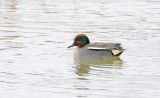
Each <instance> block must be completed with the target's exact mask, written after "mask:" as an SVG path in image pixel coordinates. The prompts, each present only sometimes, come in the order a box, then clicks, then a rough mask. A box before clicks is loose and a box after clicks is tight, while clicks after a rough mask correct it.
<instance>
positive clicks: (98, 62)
mask: <svg viewBox="0 0 160 98" xmlns="http://www.w3.org/2000/svg"><path fill="white" fill-rule="evenodd" d="M74 63H75V65H76V66H75V69H76V71H75V72H76V74H78V75H84V74H87V73H89V71H90V70H91V67H99V68H100V67H105V68H106V67H109V68H121V66H122V64H123V61H122V60H121V59H120V58H119V57H108V58H96V59H95V58H94V59H88V58H87V59H86V58H74Z"/></svg>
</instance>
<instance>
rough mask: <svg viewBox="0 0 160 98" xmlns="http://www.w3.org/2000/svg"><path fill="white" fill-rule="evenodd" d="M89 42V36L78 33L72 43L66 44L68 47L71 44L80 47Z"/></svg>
mask: <svg viewBox="0 0 160 98" xmlns="http://www.w3.org/2000/svg"><path fill="white" fill-rule="evenodd" d="M89 43H90V41H89V38H88V37H87V36H86V35H85V34H78V35H77V36H76V37H75V38H74V42H73V44H72V45H70V46H68V48H71V47H73V46H78V48H82V47H84V46H85V45H87V44H89Z"/></svg>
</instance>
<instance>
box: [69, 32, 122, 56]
mask: <svg viewBox="0 0 160 98" xmlns="http://www.w3.org/2000/svg"><path fill="white" fill-rule="evenodd" d="M73 46H78V48H76V50H75V52H74V56H75V57H78V58H106V57H111V56H120V55H121V54H122V52H123V51H124V49H123V48H122V47H121V44H120V43H90V40H89V38H88V37H87V35H85V34H78V35H77V36H76V37H75V38H74V42H73V44H72V45H70V46H68V48H70V47H73Z"/></svg>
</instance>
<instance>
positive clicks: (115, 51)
mask: <svg viewBox="0 0 160 98" xmlns="http://www.w3.org/2000/svg"><path fill="white" fill-rule="evenodd" d="M121 52H122V51H120V50H112V54H113V55H114V56H116V55H118V54H120V53H121Z"/></svg>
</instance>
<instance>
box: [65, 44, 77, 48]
mask: <svg viewBox="0 0 160 98" xmlns="http://www.w3.org/2000/svg"><path fill="white" fill-rule="evenodd" d="M74 46H75V44H74V43H73V44H72V45H70V46H68V47H67V48H71V47H74Z"/></svg>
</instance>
